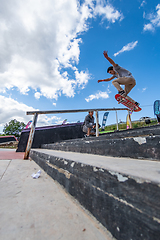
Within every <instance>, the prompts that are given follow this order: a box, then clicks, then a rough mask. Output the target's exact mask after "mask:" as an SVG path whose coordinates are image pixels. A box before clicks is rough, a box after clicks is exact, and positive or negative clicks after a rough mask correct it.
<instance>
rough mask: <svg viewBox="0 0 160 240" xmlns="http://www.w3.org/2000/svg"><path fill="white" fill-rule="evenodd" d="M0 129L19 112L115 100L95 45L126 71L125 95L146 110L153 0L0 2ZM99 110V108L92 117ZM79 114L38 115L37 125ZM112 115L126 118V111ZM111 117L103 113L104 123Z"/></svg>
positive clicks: (154, 79)
mask: <svg viewBox="0 0 160 240" xmlns="http://www.w3.org/2000/svg"><path fill="white" fill-rule="evenodd" d="M0 35H1V39H0V52H1V55H0V132H2V131H3V126H4V125H5V123H8V122H9V121H10V120H11V119H14V118H16V119H17V120H19V121H23V122H24V123H26V124H27V122H28V121H29V120H32V116H26V111H32V110H65V109H67V110H68V109H88V108H91V109H93V108H113V107H123V105H121V106H120V105H118V104H117V101H116V100H115V98H114V96H115V94H116V93H117V90H116V89H115V88H114V86H113V85H112V83H111V82H102V83H97V80H98V79H104V78H108V77H110V75H109V74H107V72H106V70H107V68H108V67H109V66H110V64H109V62H108V61H107V60H106V59H105V58H104V56H103V51H104V50H108V54H109V56H110V57H111V58H112V59H113V60H114V61H115V62H116V63H118V64H119V65H120V66H122V67H124V68H126V69H127V70H129V71H130V72H132V74H133V76H134V77H135V79H136V82H137V85H136V86H135V87H134V89H132V91H131V92H130V94H129V96H130V97H132V98H133V99H134V100H136V101H138V102H140V104H141V105H140V106H141V107H142V111H141V112H139V113H133V114H132V120H137V119H139V118H140V117H142V116H149V117H154V112H153V103H154V101H155V100H159V99H160V94H159V89H160V81H159V74H158V69H159V63H160V44H159V42H160V1H156V0H155V1H147V0H144V1H143V0H135V1H127V0H120V1H117V0H114V1H103V0H97V1H92V0H84V1H77V0H59V1H57V0H45V1H42V0H34V2H33V1H31V0H28V1H26V2H24V1H23V0H15V1H14V2H13V1H12V0H7V1H1V2H0ZM103 114H104V113H103V112H100V113H99V119H100V124H101V122H102V117H103ZM85 115H86V113H74V114H61V115H60V114H57V115H46V116H45V115H42V116H40V117H39V118H38V125H39V126H44V125H51V124H61V123H62V122H63V120H64V119H66V118H67V120H68V122H77V121H83V120H84V117H85ZM118 119H119V120H120V119H121V120H122V121H126V112H124V111H119V112H118ZM115 122H116V116H115V113H114V112H110V113H109V116H108V121H107V124H112V123H115Z"/></svg>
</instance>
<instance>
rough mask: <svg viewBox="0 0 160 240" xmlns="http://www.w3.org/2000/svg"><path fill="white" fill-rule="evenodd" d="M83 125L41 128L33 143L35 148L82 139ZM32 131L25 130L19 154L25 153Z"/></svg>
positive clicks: (20, 142)
mask: <svg viewBox="0 0 160 240" xmlns="http://www.w3.org/2000/svg"><path fill="white" fill-rule="evenodd" d="M81 126H82V123H73V124H65V125H59V126H48V127H39V128H36V130H35V135H34V139H33V143H32V147H33V148H40V147H41V145H42V144H47V143H54V142H58V141H62V140H66V139H74V138H82V137H84V133H83V132H82V128H81ZM29 132H30V129H26V130H23V131H22V133H21V137H20V140H19V144H18V149H17V152H25V149H26V146H27V142H28V137H29Z"/></svg>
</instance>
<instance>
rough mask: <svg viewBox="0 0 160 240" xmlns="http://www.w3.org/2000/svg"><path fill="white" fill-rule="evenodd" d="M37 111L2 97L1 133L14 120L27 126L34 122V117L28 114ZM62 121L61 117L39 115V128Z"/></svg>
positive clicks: (0, 97) (0, 101)
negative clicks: (29, 122) (31, 121)
mask: <svg viewBox="0 0 160 240" xmlns="http://www.w3.org/2000/svg"><path fill="white" fill-rule="evenodd" d="M37 110H38V109H34V108H33V107H29V106H27V105H26V104H23V103H19V102H17V101H16V100H14V99H12V98H7V97H4V96H2V95H0V132H1V133H2V131H3V127H4V125H5V124H6V123H8V122H9V121H10V120H12V119H16V120H18V121H20V122H24V123H25V124H27V123H28V121H29V120H32V118H33V115H26V112H27V111H37ZM61 121H62V120H61V118H60V117H56V116H49V115H39V116H38V121H37V126H46V125H52V124H57V123H59V122H61Z"/></svg>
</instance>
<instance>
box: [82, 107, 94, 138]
mask: <svg viewBox="0 0 160 240" xmlns="http://www.w3.org/2000/svg"><path fill="white" fill-rule="evenodd" d="M95 130H96V125H95V123H94V117H93V111H89V112H88V115H87V116H86V117H85V120H84V125H83V132H85V133H86V137H89V136H90V135H95Z"/></svg>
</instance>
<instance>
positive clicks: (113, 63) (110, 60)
mask: <svg viewBox="0 0 160 240" xmlns="http://www.w3.org/2000/svg"><path fill="white" fill-rule="evenodd" d="M103 55H104V57H105V58H106V59H107V60H108V61H109V62H110V64H112V65H113V67H115V66H116V65H117V64H116V63H115V62H114V61H113V60H112V59H111V58H110V57H108V52H107V51H104V52H103Z"/></svg>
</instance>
